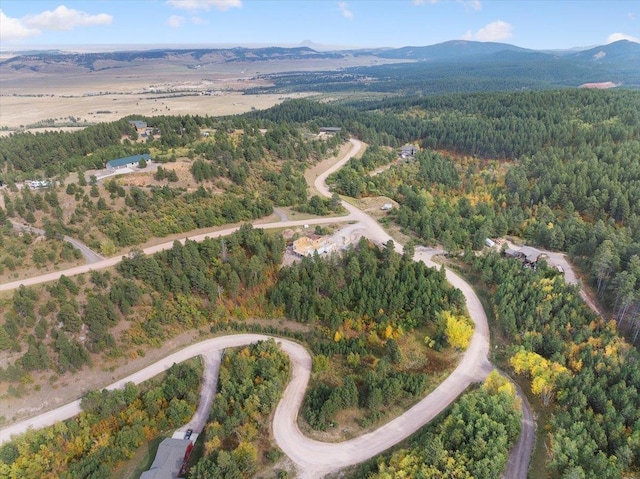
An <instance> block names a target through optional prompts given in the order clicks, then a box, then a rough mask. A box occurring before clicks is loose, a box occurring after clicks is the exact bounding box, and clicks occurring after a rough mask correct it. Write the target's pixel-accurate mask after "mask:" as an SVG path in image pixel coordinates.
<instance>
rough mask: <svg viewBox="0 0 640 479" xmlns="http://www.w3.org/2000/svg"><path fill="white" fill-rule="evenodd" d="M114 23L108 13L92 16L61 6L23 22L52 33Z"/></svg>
mask: <svg viewBox="0 0 640 479" xmlns="http://www.w3.org/2000/svg"><path fill="white" fill-rule="evenodd" d="M112 21H113V17H112V16H111V15H107V14H106V13H99V14H97V15H90V14H88V13H86V12H81V11H80V10H74V9H73V8H67V7H65V6H64V5H60V6H59V7H58V8H56V9H55V10H53V11H51V10H46V11H44V12H42V13H38V14H37V15H27V16H25V17H24V18H22V20H21V22H22V23H23V24H24V25H25V26H27V27H32V28H38V29H42V30H52V31H69V30H72V29H74V28H75V27H79V26H82V27H86V26H90V25H109V24H111V22H112Z"/></svg>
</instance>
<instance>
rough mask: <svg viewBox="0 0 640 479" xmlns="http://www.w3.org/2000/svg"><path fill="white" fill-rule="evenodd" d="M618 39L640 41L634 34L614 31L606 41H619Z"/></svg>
mask: <svg viewBox="0 0 640 479" xmlns="http://www.w3.org/2000/svg"><path fill="white" fill-rule="evenodd" d="M618 40H629V41H630V42H636V43H640V38H638V37H634V36H633V35H627V34H626V33H620V32H618V33H612V34H611V35H609V36H608V37H607V41H606V43H613V42H617V41H618Z"/></svg>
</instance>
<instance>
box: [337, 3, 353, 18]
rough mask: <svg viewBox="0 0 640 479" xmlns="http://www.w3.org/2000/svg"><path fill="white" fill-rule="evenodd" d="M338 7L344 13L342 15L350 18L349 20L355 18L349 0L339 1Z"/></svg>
mask: <svg viewBox="0 0 640 479" xmlns="http://www.w3.org/2000/svg"><path fill="white" fill-rule="evenodd" d="M338 8H339V9H340V13H342V16H343V17H344V18H348V19H349V20H351V19H352V18H353V12H352V11H351V10H349V5H347V2H339V3H338Z"/></svg>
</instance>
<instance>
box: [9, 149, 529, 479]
mask: <svg viewBox="0 0 640 479" xmlns="http://www.w3.org/2000/svg"><path fill="white" fill-rule="evenodd" d="M351 142H352V144H353V148H352V150H351V151H350V152H349V154H348V155H346V156H345V158H343V159H342V160H341V161H340V162H338V163H336V164H335V165H334V166H333V167H332V168H330V169H329V170H328V171H326V172H325V173H324V174H322V175H320V176H319V177H318V178H317V179H316V182H315V183H316V185H315V186H316V188H317V189H318V190H319V191H320V192H322V193H323V194H325V195H329V191H328V188H327V187H326V185H325V179H326V177H327V176H328V175H329V174H330V173H332V172H333V171H336V170H337V169H338V168H340V167H341V166H342V165H343V164H344V163H345V162H346V161H348V160H349V159H350V158H351V157H352V156H353V155H355V154H356V153H357V152H358V151H359V150H360V148H361V146H362V145H361V143H360V142H359V141H357V140H351ZM343 206H344V207H345V208H346V209H347V210H348V211H349V214H348V215H347V216H344V217H340V218H319V219H317V220H301V221H286V222H280V223H275V224H266V225H260V227H262V228H282V227H291V226H301V225H304V224H321V223H327V222H336V221H357V222H360V223H362V225H363V226H364V229H365V231H366V236H367V237H368V238H369V239H371V240H372V241H374V242H376V243H378V244H384V243H386V242H387V241H388V240H390V239H391V237H390V236H389V235H388V234H387V233H386V232H385V231H384V230H383V229H382V227H381V226H380V225H379V224H378V223H377V222H376V221H375V220H374V219H373V218H371V217H369V216H368V215H367V214H365V213H364V212H362V211H360V210H358V209H357V208H355V207H354V206H352V205H350V204H348V203H346V202H343ZM236 229H237V228H230V229H227V230H223V231H218V232H216V233H206V234H202V235H198V236H193V237H191V238H190V239H192V240H195V241H201V240H203V239H204V238H206V237H217V236H224V235H228V234H230V233H232V232H233V231H235V230H236ZM172 245H173V242H167V243H164V244H161V245H157V246H153V247H150V248H146V249H145V250H144V252H145V253H146V254H153V253H155V252H157V251H160V250H164V249H168V248H171V247H172ZM395 248H396V250H397V251H401V246H400V245H398V244H397V243H395ZM432 254H433V252H430V251H425V250H420V251H418V252H416V256H415V259H416V261H424V262H425V263H426V264H427V265H428V266H435V264H434V263H433V262H432V261H431V255H432ZM119 261H120V258H109V259H107V260H103V261H100V262H97V263H94V264H92V265H83V266H80V267H77V268H72V269H69V270H66V271H61V272H56V273H50V274H46V275H42V276H39V277H36V278H31V279H27V280H22V281H19V282H15V283H9V284H6V285H2V286H0V290H9V289H13V288H16V287H18V286H19V285H20V284H25V285H30V284H37V283H42V282H47V281H52V280H54V279H57V278H59V277H60V276H61V275H62V274H65V275H67V276H70V275H73V274H80V273H83V272H87V271H89V270H90V269H103V268H107V267H110V266H114V265H115V264H117V263H118V262H119ZM446 276H447V280H448V281H449V282H450V283H451V284H452V285H453V286H455V287H456V288H458V289H460V290H461V291H462V293H463V294H464V296H465V299H466V302H467V307H468V310H469V315H470V316H471V318H472V320H473V322H474V323H475V330H474V334H473V337H472V340H471V343H470V345H469V347H468V349H467V351H466V352H465V353H464V356H463V358H462V360H461V362H460V363H459V365H458V366H457V367H456V369H455V370H454V371H453V373H452V374H451V375H450V376H449V377H448V378H447V379H445V380H444V381H443V382H442V383H441V384H440V385H439V386H438V387H437V388H436V389H435V390H434V391H433V392H432V393H430V394H429V395H428V396H427V397H425V398H424V399H422V400H421V401H420V402H419V403H418V404H416V405H415V406H414V407H412V408H411V409H409V410H408V411H406V412H405V413H404V414H402V415H401V416H399V417H397V418H396V419H393V420H392V421H390V422H388V423H387V424H385V425H383V426H381V427H380V428H379V429H377V430H375V431H373V432H370V433H368V434H365V435H363V436H360V437H357V438H354V439H351V440H349V441H345V442H341V443H323V442H319V441H316V440H313V439H310V438H308V437H306V436H304V435H303V434H302V432H301V431H300V429H299V428H298V424H297V417H298V412H299V409H300V406H301V404H302V400H303V398H304V394H305V391H306V388H307V384H308V381H309V377H310V373H311V357H310V356H309V353H308V352H307V351H306V350H305V349H304V348H303V347H302V346H301V345H299V344H297V343H294V342H292V341H290V340H286V339H280V338H276V341H277V342H278V343H279V344H280V346H281V347H282V349H283V350H284V351H285V352H286V353H287V354H288V355H289V357H290V359H291V364H292V378H291V381H290V383H289V384H288V386H287V388H286V390H285V392H284V395H283V398H282V400H281V401H280V403H279V404H278V406H277V408H276V411H275V417H274V421H273V434H274V437H275V440H276V442H277V444H278V446H279V447H280V448H281V449H282V450H283V451H284V453H285V454H286V455H287V456H288V457H289V458H290V459H291V460H292V461H293V462H294V463H295V465H296V468H297V470H298V474H299V477H301V478H308V479H315V478H320V477H323V476H325V475H326V474H329V473H331V472H335V471H337V470H339V469H342V468H344V467H346V466H350V465H354V464H358V463H360V462H362V461H365V460H367V459H369V458H371V457H373V456H375V455H377V454H379V453H381V452H383V451H385V450H386V449H388V448H389V447H391V446H393V445H394V444H397V443H398V442H399V441H401V440H403V439H405V438H407V437H408V436H410V435H411V434H413V433H414V432H416V431H417V430H418V429H420V428H421V427H422V426H424V425H425V424H427V423H428V422H429V421H431V420H432V419H433V418H435V417H436V416H437V415H438V414H439V413H440V412H442V411H443V410H444V409H445V408H446V407H447V406H449V404H451V402H453V401H454V400H455V399H456V398H457V397H458V396H459V395H460V394H461V393H462V392H463V391H464V390H465V389H466V388H467V387H468V386H469V385H470V384H472V383H474V382H477V381H481V380H483V379H484V378H485V377H486V376H487V374H488V373H489V372H490V371H491V370H492V369H493V366H492V365H491V363H490V362H489V361H488V359H487V356H488V352H489V328H488V323H487V317H486V315H485V312H484V309H483V308H482V304H481V303H480V300H479V299H478V297H477V295H476V294H475V292H474V291H473V289H472V288H471V286H470V285H469V284H467V283H466V282H465V281H464V280H463V279H462V278H461V277H460V276H458V275H457V274H455V273H453V272H452V271H449V270H447V271H446ZM267 338H269V336H264V335H257V334H238V335H230V336H224V337H219V338H213V339H209V340H206V341H202V342H200V343H197V344H194V345H192V346H189V347H187V348H184V349H183V350H181V351H178V352H176V353H174V354H171V355H169V356H167V357H165V358H163V359H162V360H160V361H158V362H156V363H154V364H152V365H150V366H148V367H146V368H144V369H142V370H140V371H138V372H137V373H135V374H132V375H130V376H128V377H126V378H123V379H121V380H119V381H116V382H114V383H113V384H111V385H109V386H108V387H107V389H115V388H120V387H123V386H124V384H125V383H127V382H134V383H140V382H142V381H145V380H146V379H149V378H151V377H153V376H155V375H157V374H159V373H160V372H162V371H165V370H166V369H168V368H169V367H170V366H171V365H172V364H174V363H178V362H181V361H184V360H186V359H189V358H192V357H194V356H197V355H204V356H205V364H207V365H212V366H211V367H207V368H206V369H207V371H208V373H207V375H206V377H205V382H207V383H211V384H212V381H214V380H215V379H214V377H213V376H216V377H217V374H213V373H212V372H211V371H213V370H215V369H216V368H217V366H216V361H215V358H216V357H218V358H219V354H220V352H221V351H222V350H223V349H225V348H230V347H237V346H242V345H246V344H249V343H253V342H256V341H259V340H264V339H267ZM205 389H209V390H210V391H211V390H212V391H215V388H214V387H213V386H211V387H203V390H205ZM210 396H211V397H212V394H211V395H210ZM206 402H209V404H208V405H206ZM209 406H210V399H207V398H206V397H205V398H204V400H203V401H201V404H200V406H199V408H198V411H199V412H198V413H197V414H196V415H195V416H194V419H192V421H191V422H190V423H189V424H188V425H185V426H184V428H181V429H186V428H187V427H190V426H193V427H192V428H193V429H194V431H200V430H201V429H202V427H203V426H204V422H205V421H206V412H207V411H208V409H209ZM79 412H80V401H79V400H78V401H74V402H72V403H70V404H67V405H65V406H63V407H60V408H58V409H55V410H53V411H49V412H46V413H44V414H41V415H39V416H36V417H34V418H31V419H28V420H25V421H21V422H19V423H16V424H13V425H11V426H8V427H6V428H4V429H2V430H0V444H2V443H3V442H5V441H7V440H9V439H10V438H11V436H12V435H14V434H19V433H21V432H24V431H26V430H27V429H28V428H30V427H33V428H40V427H45V426H48V425H51V424H54V423H56V422H58V421H61V420H63V419H67V418H70V417H72V416H74V415H76V414H78V413H79ZM522 477H526V471H525V476H522ZM509 479H511V478H509Z"/></svg>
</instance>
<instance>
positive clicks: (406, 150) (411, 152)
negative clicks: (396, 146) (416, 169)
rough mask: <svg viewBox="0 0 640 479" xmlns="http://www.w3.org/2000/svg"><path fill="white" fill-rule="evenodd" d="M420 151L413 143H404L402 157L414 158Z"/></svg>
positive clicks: (401, 150) (401, 151)
mask: <svg viewBox="0 0 640 479" xmlns="http://www.w3.org/2000/svg"><path fill="white" fill-rule="evenodd" d="M416 153H418V148H416V147H415V146H413V145H404V146H403V147H402V148H401V149H400V157H401V158H413V157H414V156H416Z"/></svg>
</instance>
